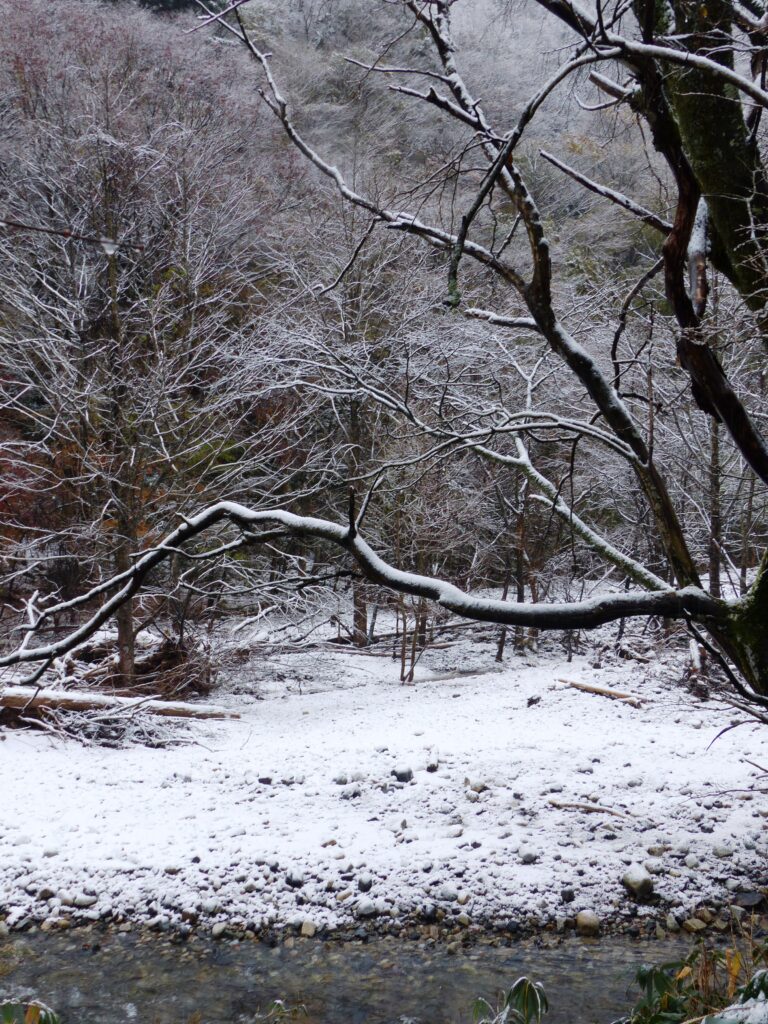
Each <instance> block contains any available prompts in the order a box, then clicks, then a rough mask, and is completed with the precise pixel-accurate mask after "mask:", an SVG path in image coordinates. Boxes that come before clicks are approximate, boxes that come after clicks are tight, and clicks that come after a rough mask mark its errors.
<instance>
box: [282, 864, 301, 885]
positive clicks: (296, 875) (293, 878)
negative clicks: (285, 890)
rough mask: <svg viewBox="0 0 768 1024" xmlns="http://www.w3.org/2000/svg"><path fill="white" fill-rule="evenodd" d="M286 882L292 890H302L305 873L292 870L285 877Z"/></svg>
mask: <svg viewBox="0 0 768 1024" xmlns="http://www.w3.org/2000/svg"><path fill="white" fill-rule="evenodd" d="M285 880H286V882H287V883H288V885H290V887H291V888H292V889H300V888H301V887H302V886H303V885H304V872H303V871H298V870H297V869H296V868H292V869H291V870H290V871H289V872H288V874H287V875H286V876H285Z"/></svg>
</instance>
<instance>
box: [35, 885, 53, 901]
mask: <svg viewBox="0 0 768 1024" xmlns="http://www.w3.org/2000/svg"><path fill="white" fill-rule="evenodd" d="M55 895H56V893H55V892H54V891H53V889H51V888H49V886H47V885H44V886H43V887H42V889H40V890H39V892H38V894H37V898H38V899H39V900H52V899H53V897H54V896H55Z"/></svg>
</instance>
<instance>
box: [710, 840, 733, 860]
mask: <svg viewBox="0 0 768 1024" xmlns="http://www.w3.org/2000/svg"><path fill="white" fill-rule="evenodd" d="M712 853H713V854H714V855H715V856H716V857H720V858H725V857H732V856H733V850H732V849H731V848H730V846H726V844H725V843H715V845H714V846H713V847H712Z"/></svg>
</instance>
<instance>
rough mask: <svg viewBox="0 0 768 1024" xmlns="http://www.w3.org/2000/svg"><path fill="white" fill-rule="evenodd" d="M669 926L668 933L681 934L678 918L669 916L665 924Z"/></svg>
mask: <svg viewBox="0 0 768 1024" xmlns="http://www.w3.org/2000/svg"><path fill="white" fill-rule="evenodd" d="M664 923H665V924H666V926H667V931H668V932H679V931H680V925H679V924H678V921H677V918H676V917H675V915H674V914H667V917H666V921H665V922H664Z"/></svg>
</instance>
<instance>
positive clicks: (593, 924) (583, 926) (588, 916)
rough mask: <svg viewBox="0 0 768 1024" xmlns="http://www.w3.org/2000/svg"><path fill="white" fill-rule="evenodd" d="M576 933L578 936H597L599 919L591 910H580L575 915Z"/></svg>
mask: <svg viewBox="0 0 768 1024" xmlns="http://www.w3.org/2000/svg"><path fill="white" fill-rule="evenodd" d="M576 931H577V932H578V933H579V935H585V936H590V935H599V934H600V918H599V917H598V916H597V914H596V913H595V912H594V911H593V910H580V911H579V913H578V914H577V915H576Z"/></svg>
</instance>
